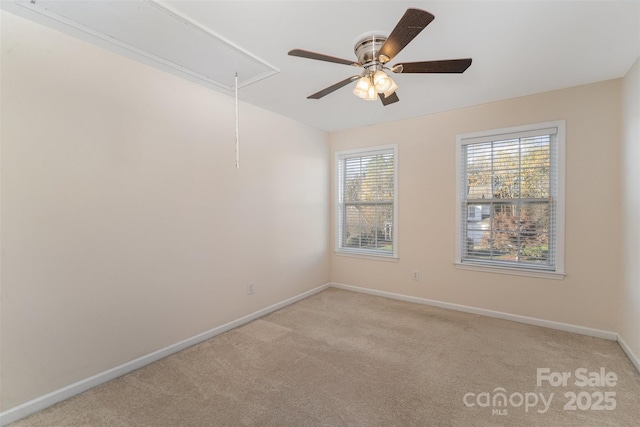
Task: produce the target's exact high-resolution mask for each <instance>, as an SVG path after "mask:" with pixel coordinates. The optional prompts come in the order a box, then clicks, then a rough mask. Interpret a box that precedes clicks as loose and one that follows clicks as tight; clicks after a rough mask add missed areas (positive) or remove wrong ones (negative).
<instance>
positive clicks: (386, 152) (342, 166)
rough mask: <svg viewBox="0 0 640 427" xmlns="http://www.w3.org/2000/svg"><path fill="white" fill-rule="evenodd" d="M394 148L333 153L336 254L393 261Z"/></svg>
mask: <svg viewBox="0 0 640 427" xmlns="http://www.w3.org/2000/svg"><path fill="white" fill-rule="evenodd" d="M396 152H397V147H396V146H395V145H393V146H385V147H377V148H372V149H367V150H350V151H342V152H338V153H336V182H337V191H336V194H337V203H336V208H337V212H336V215H337V221H336V222H337V236H336V240H337V245H336V246H337V248H336V249H337V251H338V252H343V253H353V254H361V255H376V256H385V257H396V256H397V251H396V240H397V233H396V230H397V224H396V222H397V219H396V217H397V215H396V209H397V206H396V184H397V182H396V170H397V168H396V161H397V155H396Z"/></svg>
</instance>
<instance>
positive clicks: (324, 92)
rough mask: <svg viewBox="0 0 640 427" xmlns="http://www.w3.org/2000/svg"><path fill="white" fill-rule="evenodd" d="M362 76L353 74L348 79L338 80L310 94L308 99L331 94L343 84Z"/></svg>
mask: <svg viewBox="0 0 640 427" xmlns="http://www.w3.org/2000/svg"><path fill="white" fill-rule="evenodd" d="M359 78H360V76H359V75H358V76H351V77H349V78H347V79H344V80H342V81H341V82H338V83H336V84H334V85H331V86H329V87H327V88H324V89H322V90H321V91H319V92H316V93H314V94H313V95H309V96H307V99H320V98H322V97H323V96H326V95H329V94H330V93H331V92H335V91H336V90H338V89H340V88H341V87H343V86H346V85H348V84H349V83H351V82H352V81H354V80H358V79H359Z"/></svg>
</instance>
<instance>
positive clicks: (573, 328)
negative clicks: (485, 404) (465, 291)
mask: <svg viewBox="0 0 640 427" xmlns="http://www.w3.org/2000/svg"><path fill="white" fill-rule="evenodd" d="M330 286H331V287H334V288H338V289H345V290H348V291H355V292H362V293H365V294H370V295H376V296H380V297H385V298H391V299H396V300H400V301H407V302H413V303H417V304H423V305H430V306H434V307H440V308H446V309H448V310H456V311H463V312H465V313H473V314H480V315H482V316H488V317H496V318H498V319H504V320H511V321H513V322H519V323H526V324H528V325H535V326H542V327H545V328H550V329H557V330H560V331H565V332H573V333H576V334H581V335H588V336H591V337H596V338H604V339H607V340H611V341H617V340H618V334H617V333H615V332H610V331H603V330H600V329H593V328H587V327H584V326H577V325H571V324H568V323H561V322H554V321H551V320H543V319H537V318H535V317H527V316H520V315H518V314H511V313H504V312H501V311H493V310H486V309H483V308H476V307H470V306H466V305H460V304H452V303H448V302H442V301H436V300H430V299H426V298H420V297H412V296H409V295H402V294H396V293H392V292H385V291H378V290H375V289H368V288H360V287H358V286H351V285H344V284H342V283H331V284H330Z"/></svg>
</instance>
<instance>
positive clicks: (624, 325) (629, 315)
mask: <svg viewBox="0 0 640 427" xmlns="http://www.w3.org/2000/svg"><path fill="white" fill-rule="evenodd" d="M622 90H623V111H622V129H623V136H622V144H623V150H622V188H623V194H622V224H623V229H624V233H623V249H622V259H623V261H624V266H623V267H624V268H623V278H622V285H623V287H622V295H621V297H622V299H621V305H620V307H621V309H620V314H621V322H620V329H619V333H620V336H621V337H622V339H623V340H624V341H625V342H626V343H627V345H629V347H630V348H631V351H633V353H634V354H635V356H636V358H640V59H638V60H637V61H636V63H635V65H634V66H633V67H632V68H631V70H629V72H628V73H627V75H626V76H625V78H624V81H623V86H622Z"/></svg>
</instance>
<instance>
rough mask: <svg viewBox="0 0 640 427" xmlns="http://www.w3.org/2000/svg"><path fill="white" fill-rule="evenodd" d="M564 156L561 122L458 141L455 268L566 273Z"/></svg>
mask: <svg viewBox="0 0 640 427" xmlns="http://www.w3.org/2000/svg"><path fill="white" fill-rule="evenodd" d="M563 157H564V122H562V121H560V122H553V123H543V124H540V125H533V126H525V127H518V128H510V129H501V130H497V131H491V132H484V133H481V134H469V135H461V136H458V162H459V163H458V165H459V171H458V194H459V197H458V215H457V217H458V221H459V222H458V227H459V230H458V242H457V254H456V257H457V260H456V261H457V263H459V264H463V265H465V264H466V265H470V266H473V265H475V266H485V267H503V268H505V267H506V268H516V269H522V270H534V271H547V272H553V273H561V274H563V273H564V267H563V252H564V250H563V247H564V241H563V235H564V233H563V219H564V189H563V188H562V187H563V184H564V171H563V162H564V161H563ZM462 212H464V213H465V215H462V214H461V213H462Z"/></svg>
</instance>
